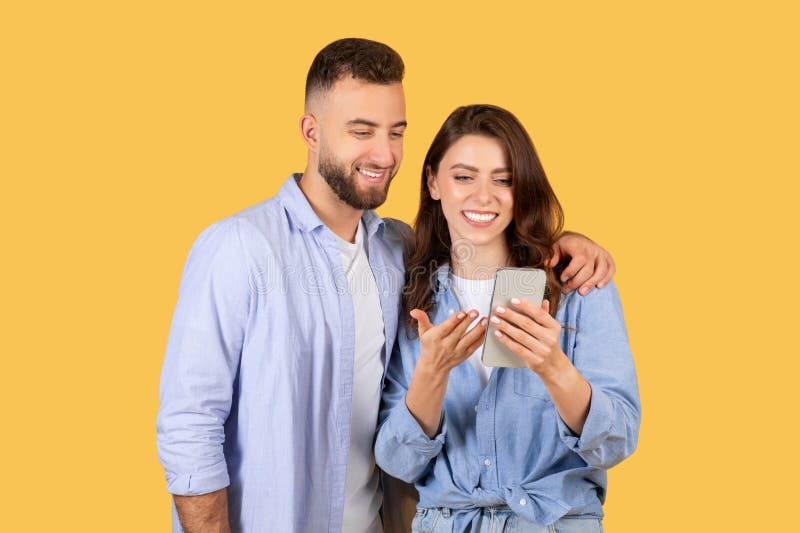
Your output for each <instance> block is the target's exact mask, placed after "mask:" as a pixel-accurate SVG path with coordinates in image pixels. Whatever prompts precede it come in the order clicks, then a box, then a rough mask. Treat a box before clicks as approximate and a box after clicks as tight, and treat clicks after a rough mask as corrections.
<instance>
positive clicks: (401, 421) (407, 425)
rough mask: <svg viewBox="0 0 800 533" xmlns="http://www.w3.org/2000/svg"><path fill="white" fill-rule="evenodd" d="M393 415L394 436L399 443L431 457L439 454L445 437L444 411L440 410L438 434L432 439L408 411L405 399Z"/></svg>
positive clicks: (445, 418) (445, 419)
mask: <svg viewBox="0 0 800 533" xmlns="http://www.w3.org/2000/svg"><path fill="white" fill-rule="evenodd" d="M394 415H395V416H394V420H393V421H392V422H393V424H395V434H396V435H398V436H399V439H398V440H399V441H400V443H402V444H406V445H408V446H411V447H412V448H414V449H416V450H417V451H418V452H420V453H422V454H425V455H430V456H431V457H434V456H436V455H438V454H439V451H440V450H441V449H442V446H443V445H444V440H445V437H446V436H447V417H446V415H445V413H444V409H442V418H441V419H440V421H439V432H438V433H437V434H436V436H434V437H433V438H432V439H429V438H428V436H427V435H426V434H425V432H424V431H423V430H422V426H420V425H419V422H417V419H416V418H414V415H412V414H411V411H409V410H408V405H406V399H405V397H403V401H402V402H400V405H398V406H397V412H396V413H394Z"/></svg>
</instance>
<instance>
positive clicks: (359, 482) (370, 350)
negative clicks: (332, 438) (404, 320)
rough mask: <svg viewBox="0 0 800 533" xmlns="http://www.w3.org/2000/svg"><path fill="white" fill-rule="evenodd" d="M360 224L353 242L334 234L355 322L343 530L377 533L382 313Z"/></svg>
mask: <svg viewBox="0 0 800 533" xmlns="http://www.w3.org/2000/svg"><path fill="white" fill-rule="evenodd" d="M365 241H366V229H365V228H364V225H363V223H361V222H359V224H358V231H357V232H356V242H355V243H350V242H347V241H345V240H343V239H339V250H340V251H341V253H342V266H343V267H344V268H345V269H346V273H347V282H348V285H349V288H350V294H351V295H352V297H353V312H354V316H355V325H356V339H355V342H356V345H355V360H354V361H353V414H352V418H351V430H350V453H349V454H348V457H347V480H346V482H345V498H344V522H343V524H342V531H343V532H348V533H350V532H353V533H381V531H382V526H381V519H380V515H379V514H378V513H379V510H380V507H381V500H382V494H381V490H380V484H379V479H378V469H377V468H376V467H375V454H374V452H373V448H372V443H373V441H374V438H375V428H376V426H377V423H378V408H379V406H380V399H381V378H382V377H383V360H382V357H381V356H382V354H383V349H384V340H385V338H384V334H383V313H382V311H381V301H380V296H379V295H378V286H377V285H376V284H375V277H374V275H373V274H372V269H371V268H370V266H369V260H368V259H367V250H366V246H365Z"/></svg>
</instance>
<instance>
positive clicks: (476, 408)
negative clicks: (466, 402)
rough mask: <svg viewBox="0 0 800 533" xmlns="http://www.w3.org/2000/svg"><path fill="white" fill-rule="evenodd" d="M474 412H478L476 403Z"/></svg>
mask: <svg viewBox="0 0 800 533" xmlns="http://www.w3.org/2000/svg"><path fill="white" fill-rule="evenodd" d="M475 412H476V413H477V412H478V404H477V403H476V404H475Z"/></svg>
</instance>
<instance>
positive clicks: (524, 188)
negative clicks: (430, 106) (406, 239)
mask: <svg viewBox="0 0 800 533" xmlns="http://www.w3.org/2000/svg"><path fill="white" fill-rule="evenodd" d="M465 135H483V136H486V137H491V138H493V139H497V140H498V141H500V144H501V145H502V146H503V148H504V149H505V152H506V158H507V160H508V162H509V165H510V167H511V187H512V195H513V198H514V220H513V221H512V222H511V223H510V224H509V225H508V227H507V228H506V232H505V233H506V239H507V240H508V248H509V253H510V259H509V261H510V263H511V264H510V265H498V266H514V267H534V268H541V269H543V270H544V271H545V272H546V273H547V290H546V292H545V297H546V298H547V299H548V300H549V301H550V311H551V313H552V314H555V312H556V310H557V309H558V301H559V295H560V293H561V284H560V283H559V281H558V278H557V276H556V275H555V274H554V272H553V269H552V268H550V267H548V266H547V265H546V263H547V261H548V260H549V259H550V258H551V257H552V254H553V244H554V243H555V240H556V239H557V238H558V236H559V235H560V234H561V230H562V228H563V225H564V212H563V210H562V209H561V204H560V203H559V202H558V198H556V195H555V193H554V192H553V189H552V187H550V182H548V181H547V176H546V175H545V173H544V169H543V168H542V164H541V162H540V161H539V156H538V155H537V154H536V148H534V146H533V142H532V141H531V138H530V136H528V133H527V132H526V131H525V128H524V127H523V126H522V124H520V122H519V120H517V118H516V117H515V116H514V115H513V114H511V113H510V112H509V111H506V110H505V109H502V108H500V107H497V106H493V105H471V106H464V107H459V108H458V109H456V110H455V111H453V112H452V113H451V114H450V116H449V117H447V120H445V122H444V124H443V125H442V127H441V129H440V130H439V132H438V133H437V134H436V137H434V139H433V143H431V147H430V148H429V149H428V153H427V155H426V156H425V162H424V164H423V165H422V182H421V187H420V206H419V212H418V213H417V218H416V220H415V221H414V242H413V244H412V246H411V249H410V252H409V256H408V259H407V261H406V287H405V290H404V291H403V309H404V310H405V313H406V316H409V315H408V313H409V312H410V311H411V310H412V309H421V310H423V311H425V312H426V313H428V312H429V311H430V310H431V309H432V308H433V304H434V302H433V290H434V283H435V281H436V280H435V279H434V275H435V272H436V269H437V268H439V266H441V265H442V264H445V263H450V262H451V244H452V243H451V242H450V231H449V230H448V229H447V220H446V219H445V217H444V213H443V212H442V206H441V204H440V203H439V201H438V200H434V199H433V198H431V195H430V191H429V190H428V176H427V173H428V169H430V172H431V174H432V175H435V174H436V173H437V172H438V170H439V163H440V162H441V160H442V158H443V157H444V155H445V153H446V152H447V150H449V149H450V147H451V146H452V145H453V144H454V143H455V142H456V141H458V140H459V139H460V138H462V137H464V136H465ZM415 322H416V321H415V320H413V319H411V318H409V324H408V325H409V330H410V332H415V331H416V327H415V324H414V323H415Z"/></svg>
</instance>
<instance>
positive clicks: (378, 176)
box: [358, 168, 383, 178]
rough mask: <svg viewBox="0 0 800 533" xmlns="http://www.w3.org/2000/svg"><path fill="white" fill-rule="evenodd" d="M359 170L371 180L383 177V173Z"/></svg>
mask: <svg viewBox="0 0 800 533" xmlns="http://www.w3.org/2000/svg"><path fill="white" fill-rule="evenodd" d="M358 170H360V171H361V173H362V174H366V175H367V176H369V177H370V178H380V177H381V176H382V175H383V172H370V171H369V170H365V169H363V168H360V169H358Z"/></svg>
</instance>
